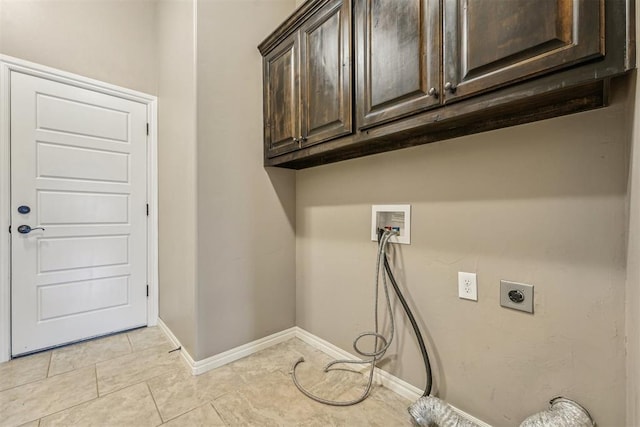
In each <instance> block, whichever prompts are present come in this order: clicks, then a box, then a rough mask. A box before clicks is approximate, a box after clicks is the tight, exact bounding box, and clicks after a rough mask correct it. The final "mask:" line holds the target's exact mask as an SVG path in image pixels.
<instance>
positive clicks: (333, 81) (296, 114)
mask: <svg viewBox="0 0 640 427" xmlns="http://www.w3.org/2000/svg"><path fill="white" fill-rule="evenodd" d="M266 42H267V41H265V43H263V45H261V48H264V49H265V50H266V51H267V52H266V55H265V56H264V60H263V64H264V105H265V107H264V116H265V129H264V135H265V154H266V157H267V158H269V157H274V156H278V155H281V154H283V153H286V152H290V151H293V150H298V149H301V148H305V147H308V146H311V145H314V144H318V143H321V142H324V141H327V140H330V139H333V138H337V137H339V136H342V135H346V134H350V133H351V132H352V115H353V113H352V110H351V106H352V93H351V81H352V71H351V70H352V67H351V2H350V1H349V0H331V1H327V2H324V3H323V4H322V7H320V8H318V9H317V10H314V11H313V13H310V14H308V15H305V16H304V19H303V20H302V22H301V24H300V26H299V27H298V28H297V29H296V31H295V32H293V33H291V34H289V35H288V36H286V37H284V38H283V39H282V41H279V42H277V44H275V45H273V46H270V44H269V43H266ZM261 50H262V49H261Z"/></svg>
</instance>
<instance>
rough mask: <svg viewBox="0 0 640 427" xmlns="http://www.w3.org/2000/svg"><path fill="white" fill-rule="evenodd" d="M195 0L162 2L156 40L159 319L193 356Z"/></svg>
mask: <svg viewBox="0 0 640 427" xmlns="http://www.w3.org/2000/svg"><path fill="white" fill-rule="evenodd" d="M194 13H195V2H194V1H191V0H189V1H183V0H161V1H159V2H158V11H157V26H158V27H157V34H158V36H157V40H158V67H157V73H158V122H159V129H158V170H159V178H158V181H159V182H158V186H159V193H160V194H159V207H158V208H159V224H158V227H159V254H158V261H159V286H160V293H159V299H160V318H161V319H162V320H163V321H164V322H165V324H166V325H167V326H168V327H169V329H171V331H172V332H173V333H174V334H175V335H176V337H177V338H178V339H179V340H180V343H181V344H182V345H184V347H185V348H186V349H187V351H188V352H189V354H191V355H192V356H193V355H194V354H195V352H196V283H197V278H196V274H197V272H196V265H197V262H196V256H197V248H196V241H197V222H196V221H197V215H196V203H197V200H196V198H197V194H196V157H197V147H196V77H195V68H196V44H195V37H194V36H195V26H194V24H195V14H194Z"/></svg>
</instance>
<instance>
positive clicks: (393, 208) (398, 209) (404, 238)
mask: <svg viewBox="0 0 640 427" xmlns="http://www.w3.org/2000/svg"><path fill="white" fill-rule="evenodd" d="M378 213H382V214H384V213H388V214H393V213H398V214H403V215H404V224H403V227H402V228H401V229H400V235H399V236H393V237H391V239H389V242H391V243H402V244H405V245H410V244H411V205H371V240H372V241H374V242H377V241H378V227H377V223H378Z"/></svg>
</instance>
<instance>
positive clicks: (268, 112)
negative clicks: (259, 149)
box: [263, 33, 300, 157]
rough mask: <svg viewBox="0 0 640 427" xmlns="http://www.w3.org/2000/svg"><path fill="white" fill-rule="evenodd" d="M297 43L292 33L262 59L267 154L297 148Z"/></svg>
mask: <svg viewBox="0 0 640 427" xmlns="http://www.w3.org/2000/svg"><path fill="white" fill-rule="evenodd" d="M298 46H299V44H298V35H297V33H296V34H293V35H292V36H290V37H289V38H287V39H286V40H284V41H283V42H282V43H281V44H280V45H279V46H278V47H277V48H276V49H274V50H273V51H271V52H270V53H269V54H267V56H265V57H264V59H263V67H264V70H263V72H264V83H263V84H264V140H265V149H266V154H267V157H274V156H277V155H279V154H282V153H286V152H289V151H293V150H295V149H297V148H298V136H299V135H300V129H299V117H300V98H299V95H298Z"/></svg>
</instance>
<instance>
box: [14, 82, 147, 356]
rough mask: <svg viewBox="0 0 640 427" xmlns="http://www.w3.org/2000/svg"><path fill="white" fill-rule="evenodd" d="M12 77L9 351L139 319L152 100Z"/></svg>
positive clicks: (142, 316)
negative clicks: (139, 100) (148, 140)
mask: <svg viewBox="0 0 640 427" xmlns="http://www.w3.org/2000/svg"><path fill="white" fill-rule="evenodd" d="M10 79H11V224H12V225H11V227H12V230H11V319H12V328H11V329H12V333H11V339H12V354H13V355H14V356H15V355H19V354H24V353H29V352H33V351H36V350H39V349H44V348H48V347H52V346H56V345H60V344H65V343H69V342H73V341H77V340H81V339H85V338H90V337H94V336H98V335H103V334H107V333H110V332H115V331H118V330H124V329H128V328H132V327H136V326H142V325H146V323H147V288H146V284H147V283H146V276H147V273H146V271H147V268H146V267H147V244H146V242H147V239H146V235H147V226H146V220H147V212H146V188H147V185H146V184H147V183H146V179H147V173H146V164H147V163H146V150H147V147H146V145H147V144H146V142H147V130H146V126H147V106H146V105H144V104H141V103H137V102H134V101H130V100H125V99H122V98H119V97H116V96H110V95H106V94H103V93H98V92H94V91H91V90H87V89H81V88H78V87H74V86H71V85H66V84H62V83H58V82H54V81H51V80H47V79H43V78H39V77H34V76H31V75H27V74H22V73H19V72H12V73H11V76H10ZM21 207H22V208H21ZM26 210H29V212H28V213H25V212H26ZM21 212H22V213H21ZM24 225H27V226H30V227H32V228H34V229H33V230H32V231H31V232H28V233H21V232H19V227H20V226H24ZM24 228H25V227H22V229H21V230H22V231H23V232H24V231H26V230H24ZM36 228H43V229H36Z"/></svg>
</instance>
